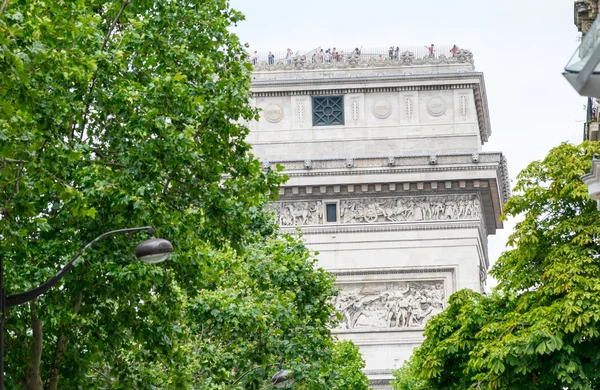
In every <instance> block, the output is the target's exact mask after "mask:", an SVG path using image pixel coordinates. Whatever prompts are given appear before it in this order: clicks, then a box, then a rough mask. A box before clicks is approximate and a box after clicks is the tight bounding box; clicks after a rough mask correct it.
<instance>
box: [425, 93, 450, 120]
mask: <svg viewBox="0 0 600 390" xmlns="http://www.w3.org/2000/svg"><path fill="white" fill-rule="evenodd" d="M427 112H428V113H429V114H430V115H432V116H442V115H444V113H445V112H446V103H444V99H442V98H441V97H439V96H435V97H432V98H431V99H429V102H428V103H427Z"/></svg>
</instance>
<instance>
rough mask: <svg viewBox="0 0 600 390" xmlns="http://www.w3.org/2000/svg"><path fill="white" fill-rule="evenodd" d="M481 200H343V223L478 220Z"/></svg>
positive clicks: (451, 198) (465, 196)
mask: <svg viewBox="0 0 600 390" xmlns="http://www.w3.org/2000/svg"><path fill="white" fill-rule="evenodd" d="M480 216H481V203H480V201H479V199H477V198H476V197H473V196H470V195H454V196H445V197H440V196H421V197H396V198H365V199H347V200H342V201H340V217H341V222H342V223H375V222H402V221H439V220H445V219H452V220H456V219H477V218H480Z"/></svg>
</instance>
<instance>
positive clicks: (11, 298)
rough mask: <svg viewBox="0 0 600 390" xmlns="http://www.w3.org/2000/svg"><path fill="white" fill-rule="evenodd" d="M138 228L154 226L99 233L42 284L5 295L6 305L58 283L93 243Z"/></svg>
mask: <svg viewBox="0 0 600 390" xmlns="http://www.w3.org/2000/svg"><path fill="white" fill-rule="evenodd" d="M140 230H146V231H147V232H148V234H150V235H153V234H154V228H153V227H152V226H144V227H136V228H127V229H119V230H112V231H110V232H106V233H104V234H101V235H99V236H98V237H96V238H94V239H93V240H92V241H91V242H90V243H89V244H87V245H86V246H84V247H83V249H81V250H80V251H79V252H78V253H77V254H76V255H75V256H73V257H72V258H71V260H69V262H68V263H67V264H66V265H65V266H64V267H63V268H62V269H61V270H60V271H59V272H58V273H57V274H56V275H55V276H54V277H52V278H51V279H49V280H48V281H46V282H44V283H43V284H41V285H39V286H38V287H36V288H34V289H31V290H29V291H25V292H22V293H18V294H10V295H7V296H6V307H10V306H16V305H20V304H22V303H25V302H28V301H31V300H33V299H35V298H37V297H39V296H40V295H42V294H43V293H45V292H46V291H48V290H50V289H51V288H52V287H53V286H54V285H55V284H56V283H58V281H59V280H61V279H62V278H63V276H65V275H66V274H67V273H68V272H69V271H70V270H71V268H73V263H74V262H75V260H77V259H78V258H79V257H80V256H81V255H82V254H83V253H84V252H85V251H86V250H88V249H89V248H90V247H91V246H92V245H94V244H95V243H96V242H98V241H100V240H101V239H103V238H104V237H106V236H111V235H113V234H119V233H128V232H136V231H140Z"/></svg>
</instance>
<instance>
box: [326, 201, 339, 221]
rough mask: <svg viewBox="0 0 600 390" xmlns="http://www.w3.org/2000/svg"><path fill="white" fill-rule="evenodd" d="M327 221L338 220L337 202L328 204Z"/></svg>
mask: <svg viewBox="0 0 600 390" xmlns="http://www.w3.org/2000/svg"><path fill="white" fill-rule="evenodd" d="M327 222H337V205H336V204H335V203H331V204H328V205H327Z"/></svg>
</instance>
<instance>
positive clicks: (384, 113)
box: [373, 100, 392, 119]
mask: <svg viewBox="0 0 600 390" xmlns="http://www.w3.org/2000/svg"><path fill="white" fill-rule="evenodd" d="M391 113H392V104H391V103H390V102H389V101H387V100H377V101H376V102H375V103H374V104H373V115H375V116H376V117H377V118H379V119H385V118H387V117H388V116H390V114H391Z"/></svg>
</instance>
